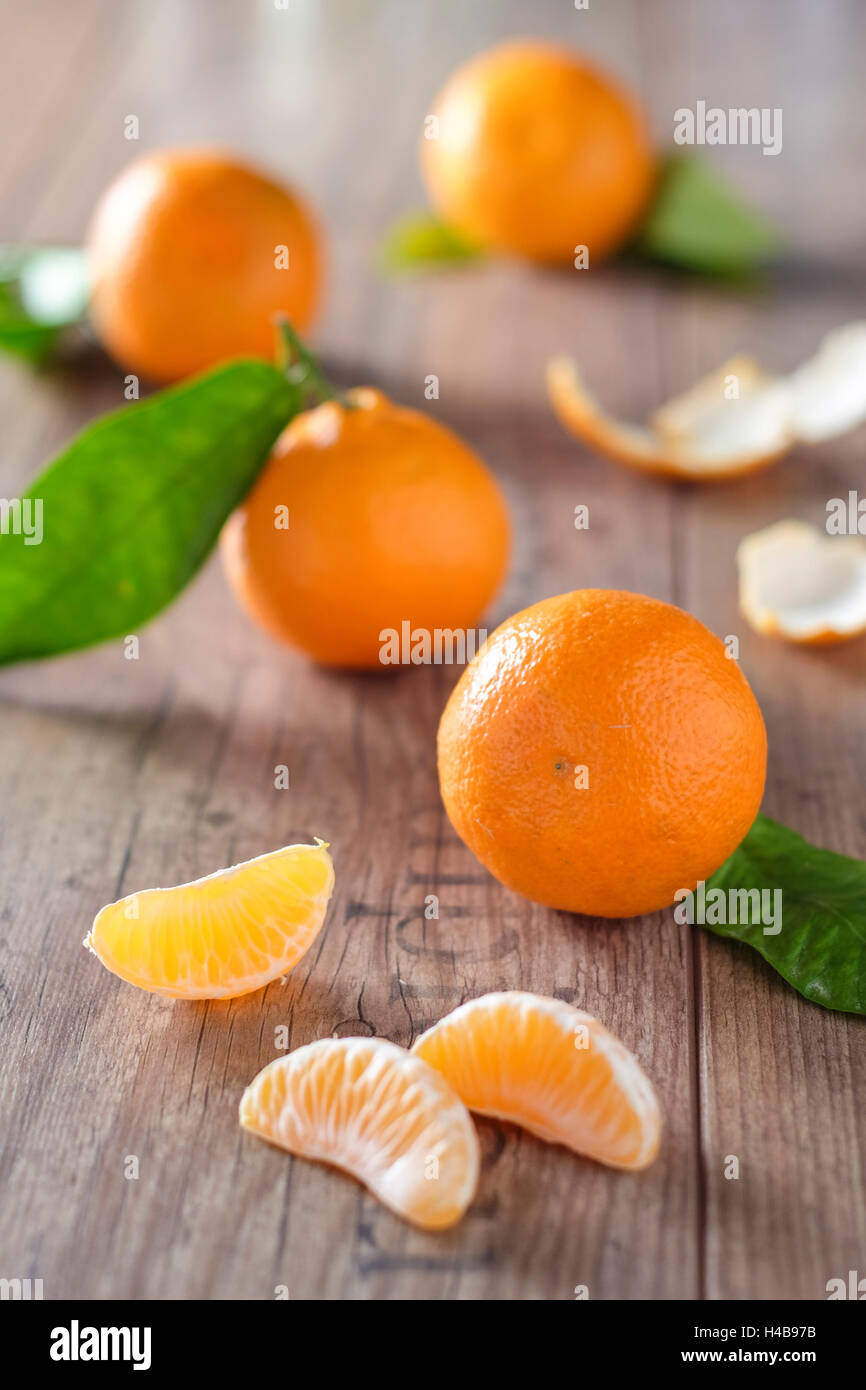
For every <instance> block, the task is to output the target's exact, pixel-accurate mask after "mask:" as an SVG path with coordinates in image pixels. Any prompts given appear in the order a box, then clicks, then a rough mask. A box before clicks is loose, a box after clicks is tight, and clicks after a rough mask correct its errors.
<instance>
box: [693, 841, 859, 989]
mask: <svg viewBox="0 0 866 1390" xmlns="http://www.w3.org/2000/svg"><path fill="white" fill-rule="evenodd" d="M713 888H721V889H722V890H723V892H725V893H728V892H729V891H730V890H731V889H738V888H739V889H747V890H748V889H768V890H769V891H770V892H771V893H772V891H773V890H774V889H780V890H781V931H779V932H778V934H776V935H766V934H765V932H764V927H763V926H762V925H760V924H755V925H751V924H750V923H742V924H739V925H738V924H733V925H732V924H727V925H723V924H719V925H716V924H710V923H705V924H703V925H706V927H707V930H708V931H711V932H714V933H715V934H716V935H717V936H727V937H729V938H731V939H733V940H735V941H744V942H745V943H746V945H748V946H753V947H754V949H755V950H756V951H758V952H759V953H760V955H762V956H763V957H764V960H765V961H767V962H768V964H770V965H772V967H773V969H774V970H778V972H779V974H780V975H781V976H782V978H783V979H785V980H787V981H788V984H790V985H793V986H794V988H795V989H796V990H799V992H800V994H802V995H803V996H804V997H805V998H806V999H811V1000H812V1002H813V1003H815V1004H821V1005H823V1007H824V1008H825V1009H840V1010H842V1011H843V1012H844V1013H855V1014H866V864H864V863H862V862H861V861H860V860H859V859H848V858H846V856H845V855H844V854H834V853H833V852H832V851H831V850H828V849H817V848H816V847H815V846H814V845H810V844H809V843H808V841H807V840H804V839H803V838H802V836H800V835H798V834H797V833H796V832H795V831H794V830H789V829H788V828H787V826H784V825H779V824H778V823H777V822H776V821H773V820H770V819H769V818H768V817H767V816H758V819H757V820H756V821H755V824H754V825H753V826H752V828H751V830H750V831H749V833H748V835H747V836H746V838H745V840H744V841H743V843H742V844H741V845H740V847H739V849H737V850H735V851H734V853H733V854H732V855H731V857H730V859H728V860H727V862H726V863H724V864H723V865H722V867H721V868H720V869H717V870H716V872H715V873H714V874H713V876H712V878H710V879H708V880H707V886H706V891H707V893H708V894H709V892H710V890H711V889H713ZM767 901H768V903H772V901H773V900H772V898H770V899H768V900H767ZM728 902H730V899H728ZM727 915H728V916H731V915H733V914H732V913H730V912H728V914H727ZM740 915H743V916H746V915H751V914H747V913H745V912H744V913H742V914H740Z"/></svg>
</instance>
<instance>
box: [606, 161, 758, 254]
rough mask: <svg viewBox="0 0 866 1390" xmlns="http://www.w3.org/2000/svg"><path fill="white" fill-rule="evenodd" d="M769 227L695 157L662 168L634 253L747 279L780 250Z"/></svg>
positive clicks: (634, 246) (634, 245) (672, 162)
mask: <svg viewBox="0 0 866 1390" xmlns="http://www.w3.org/2000/svg"><path fill="white" fill-rule="evenodd" d="M781 244H782V240H781V237H780V235H779V233H778V232H777V231H776V229H775V228H774V227H773V226H772V224H771V223H770V222H769V221H768V220H767V219H766V218H765V217H763V216H762V215H761V214H760V213H757V212H754V211H753V210H752V209H751V208H749V207H748V206H747V205H746V204H745V203H744V202H743V200H742V199H741V198H740V196H739V194H737V193H736V192H735V191H734V190H733V189H732V188H731V187H730V186H729V185H728V184H727V183H725V182H724V181H723V180H722V179H720V178H719V176H718V175H717V174H716V173H715V172H714V171H713V169H712V168H711V167H710V166H709V165H708V164H707V163H705V162H704V160H703V159H699V158H697V156H682V155H676V156H673V157H672V158H670V159H669V160H668V161H667V163H666V164H665V165H664V167H663V169H662V174H661V177H660V179H659V185H658V190H657V193H656V197H655V200H654V202H653V204H652V207H651V208H650V211H649V214H648V216H647V219H646V221H645V222H644V225H643V227H642V229H641V231H640V233H639V235H638V237H637V239H636V241H635V242H634V244H633V246H632V250H633V251H634V252H637V253H638V254H640V255H643V256H647V257H649V258H650V259H652V260H659V261H665V262H667V263H668V264H670V265H675V266H680V267H682V268H683V269H686V270H694V271H698V272H701V273H703V274H715V275H733V276H736V275H740V276H742V275H748V274H751V273H753V272H754V271H755V270H757V269H759V268H760V267H761V266H762V265H763V264H764V263H765V262H766V261H768V260H769V259H770V258H771V257H772V256H774V255H777V254H778V252H779V251H780V249H781Z"/></svg>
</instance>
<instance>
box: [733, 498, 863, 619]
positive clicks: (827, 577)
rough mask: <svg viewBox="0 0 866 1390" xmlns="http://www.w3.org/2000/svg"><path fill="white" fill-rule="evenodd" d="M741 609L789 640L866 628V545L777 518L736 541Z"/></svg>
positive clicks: (744, 613)
mask: <svg viewBox="0 0 866 1390" xmlns="http://www.w3.org/2000/svg"><path fill="white" fill-rule="evenodd" d="M737 564H738V566H739V571H740V609H741V611H742V613H743V615H744V617H746V618H747V619H748V621H749V622H750V623H751V625H752V627H753V628H755V629H756V631H758V632H761V633H765V634H767V635H770V636H776V637H782V638H784V639H785V640H786V641H788V642H803V643H816V644H817V643H825V642H844V641H846V640H847V639H848V638H851V637H857V636H859V635H860V633H862V632H866V545H864V543H863V541H862V540H860V539H858V537H857V536H827V535H826V534H823V533H822V532H821V531H819V530H817V529H816V528H815V527H814V526H807V525H806V523H805V522H803V521H779V522H777V523H776V525H775V526H768V527H767V528H766V530H763V531H756V532H755V533H754V535H751V536H747V537H746V539H745V540H744V541H741V542H740V546H739V549H738V551H737Z"/></svg>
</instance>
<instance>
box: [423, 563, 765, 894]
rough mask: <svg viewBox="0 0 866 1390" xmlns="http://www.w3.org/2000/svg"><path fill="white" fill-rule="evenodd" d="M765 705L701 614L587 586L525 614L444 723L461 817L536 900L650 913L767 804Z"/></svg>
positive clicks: (489, 861)
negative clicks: (764, 800) (761, 705)
mask: <svg viewBox="0 0 866 1390" xmlns="http://www.w3.org/2000/svg"><path fill="white" fill-rule="evenodd" d="M766 760H767V740H766V733H765V730H764V722H763V719H762V718H761V711H760V709H759V708H758V704H757V701H756V700H755V697H754V695H753V694H752V691H751V689H750V688H749V685H748V683H747V681H746V679H745V677H744V676H743V674H742V672H741V671H740V669H739V667H738V665H737V663H736V661H733V660H729V659H728V657H727V655H726V651H725V647H724V646H723V644H722V643H721V642H720V641H719V639H718V638H717V637H714V636H713V634H712V633H711V632H710V631H709V630H708V629H707V628H705V627H704V625H703V624H702V623H700V622H698V620H697V618H693V617H692V616H691V615H690V614H688V613H684V612H682V610H681V609H679V608H674V607H673V606H672V605H671V604H669V603H662V602H660V601H659V600H658V599H653V598H647V597H645V596H644V595H642V594H630V593H621V592H618V591H615V590H608V589H583V590H579V591H578V592H576V593H569V594H561V595H559V596H558V597H556V598H549V599H544V600H543V601H542V602H541V603H536V604H535V605H533V607H531V608H527V609H525V610H524V611H523V612H522V613H517V614H516V615H515V616H514V617H512V618H509V619H508V620H507V621H506V622H505V623H503V624H502V625H501V626H500V627H498V628H497V629H496V631H495V632H494V633H493V635H492V636H491V638H490V640H489V641H488V642H487V644H486V645H485V646H484V647H482V649H481V651H480V652H479V653H478V654H477V655H476V656H475V657H474V659H473V660H472V662H471V663H470V665H469V666H468V667H467V668H466V670H465V671H464V672H463V674H462V676H461V678H460V680H459V681H458V683H457V685H456V686H455V688H454V690H453V692H452V694H451V698H450V699H449V701H448V704H447V705H446V708H445V712H444V714H443V715H442V721H441V724H440V726H439V780H440V787H441V791H442V798H443V801H444V803H445V809H446V811H447V813H448V816H449V819H450V820H451V823H452V825H453V826H454V829H455V830H456V831H457V833H458V835H460V837H461V838H462V839H463V840H464V841H465V843H466V844H467V845H468V846H469V848H470V849H471V850H473V851H474V853H475V854H476V855H477V856H478V858H479V859H480V860H481V862H482V864H484V865H485V866H486V867H487V868H488V869H489V870H490V872H491V873H492V874H494V875H495V877H496V878H498V879H499V880H500V881H501V882H502V883H504V884H505V885H506V886H507V887H508V888H512V889H514V890H515V892H518V893H522V894H524V895H525V896H526V897H528V898H532V899H534V900H535V901H536V902H539V903H544V904H546V905H547V906H549V907H554V908H561V909H564V910H566V911H569V912H583V913H587V914H589V915H591V916H597V917H632V916H637V915H639V914H641V913H644V912H653V911H655V910H656V909H658V908H662V907H666V906H668V905H669V904H670V903H672V902H673V901H674V898H675V894H676V893H677V890H678V889H689V890H692V889H694V888H695V886H696V885H697V883H698V881H699V880H700V879H706V878H707V877H709V875H710V874H711V873H713V872H714V870H715V869H717V868H718V867H719V865H720V864H722V863H723V862H724V860H725V859H727V857H728V856H729V855H730V854H731V853H732V851H733V850H734V849H735V848H736V846H737V845H738V844H739V843H740V841H741V840H742V838H743V836H744V835H745V834H746V832H747V831H748V829H749V827H750V826H751V824H752V822H753V821H754V819H755V816H756V815H757V813H758V809H759V807H760V804H761V796H762V793H763V789H764V776H765V771H766Z"/></svg>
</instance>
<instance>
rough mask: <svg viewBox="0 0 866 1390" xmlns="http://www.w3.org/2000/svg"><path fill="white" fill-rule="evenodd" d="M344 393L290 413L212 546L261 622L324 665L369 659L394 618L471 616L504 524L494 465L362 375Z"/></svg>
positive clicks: (432, 622)
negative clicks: (362, 382)
mask: <svg viewBox="0 0 866 1390" xmlns="http://www.w3.org/2000/svg"><path fill="white" fill-rule="evenodd" d="M347 400H348V405H347V404H341V403H339V402H338V401H326V402H325V403H324V404H323V405H320V406H317V407H316V408H315V409H314V410H310V411H305V412H304V413H302V414H301V415H298V416H296V417H295V419H294V420H293V421H292V422H291V424H290V425H289V426H288V428H287V429H286V430H285V431H284V432H283V434H282V436H281V437H280V439H279V440H278V442H277V445H276V447H275V449H274V452H273V454H272V456H271V458H270V460H269V462H268V463H267V464H266V466H265V468H264V469H263V471H262V473H261V475H260V476H259V478H258V480H257V481H256V484H255V486H254V487H253V489H252V491H251V492H250V494H249V496H248V497H247V498H246V500H245V501H244V502H243V504H242V505H241V506H240V507H239V508H238V509H237V510H236V511H235V512H234V513H233V514H232V516H231V517H230V518H229V520H228V522H227V523H226V525H225V527H224V529H223V534H222V555H223V560H224V563H225V568H226V573H227V575H228V578H229V582H230V584H231V586H232V588H233V589H234V592H235V594H236V595H237V597H238V598H239V600H240V602H241V604H242V606H243V607H244V608H245V609H246V611H247V612H248V613H249V615H250V616H251V617H252V618H253V619H254V620H255V621H256V622H258V623H260V624H261V626H262V627H263V628H264V629H265V630H266V631H267V632H269V633H271V635H272V636H274V637H278V638H280V639H282V640H283V641H285V642H288V643H290V644H291V645H292V646H296V647H299V648H300V649H301V650H302V651H304V652H306V653H307V654H308V655H309V656H312V657H313V658H314V659H315V660H316V661H321V662H324V663H326V664H329V665H336V666H354V667H376V666H378V665H379V664H380V652H381V649H382V645H383V637H382V633H383V632H386V631H388V630H391V631H396V632H398V633H399V632H400V631H401V624H402V623H403V622H409V623H410V624H411V627H412V629H413V630H415V629H423V630H425V631H427V632H433V631H434V630H436V629H449V630H452V631H453V630H455V629H469V628H472V627H474V625H475V624H476V623H477V621H478V619H479V618H480V617H481V615H482V613H483V612H484V609H485V608H486V606H487V604H488V603H489V602H490V600H491V599H492V598H493V596H494V594H495V593H496V591H497V589H498V588H499V585H500V583H501V581H502V579H503V576H504V574H505V569H506V566H507V562H508V552H509V536H510V530H509V521H508V512H507V508H506V504H505V501H504V498H503V496H502V494H501V492H500V490H499V487H498V486H497V483H496V481H495V479H494V478H493V476H492V475H491V474H490V473H489V472H488V470H487V469H486V468H485V466H484V464H483V463H482V462H481V459H480V458H479V457H478V455H477V454H475V453H474V452H473V451H472V450H471V449H470V448H469V447H468V446H467V445H466V444H464V443H463V442H462V440H460V439H458V438H457V436H456V435H455V434H452V433H451V431H450V430H447V429H445V428H444V426H442V425H440V424H437V423H436V422H435V421H434V420H431V419H430V418H429V417H428V416H426V415H422V414H420V413H419V412H417V411H415V410H408V409H406V408H404V407H402V406H398V405H394V404H393V402H392V401H390V400H388V399H387V397H385V396H383V395H382V394H381V393H380V392H378V391H373V390H370V389H368V388H361V389H358V390H355V391H351V392H349V393H348V396H347ZM350 407H351V408H350ZM280 509H282V513H283V516H285V514H286V509H287V511H288V517H287V520H288V525H287V526H286V525H282V526H280V525H278V524H275V520H276V518H277V516H278V513H279V512H280Z"/></svg>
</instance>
